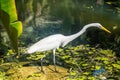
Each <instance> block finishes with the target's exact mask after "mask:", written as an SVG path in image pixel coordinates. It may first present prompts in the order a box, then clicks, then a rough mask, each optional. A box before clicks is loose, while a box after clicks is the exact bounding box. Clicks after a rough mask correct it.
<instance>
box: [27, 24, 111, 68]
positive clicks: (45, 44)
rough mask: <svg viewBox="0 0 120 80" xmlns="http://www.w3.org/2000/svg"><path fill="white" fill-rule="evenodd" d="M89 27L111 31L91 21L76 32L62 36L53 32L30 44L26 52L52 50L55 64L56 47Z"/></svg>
mask: <svg viewBox="0 0 120 80" xmlns="http://www.w3.org/2000/svg"><path fill="white" fill-rule="evenodd" d="M89 27H97V28H100V29H102V30H104V31H106V32H108V33H111V32H110V31H109V30H107V29H106V28H104V27H102V25H101V24H100V23H91V24H87V25H85V26H84V27H83V28H82V30H80V31H79V32H78V33H76V34H73V35H70V36H64V35H62V34H55V35H51V36H48V37H46V38H44V39H42V40H40V41H38V42H37V43H35V44H33V45H32V46H30V47H29V48H28V50H27V52H28V54H31V53H34V52H42V51H47V50H53V55H54V58H53V61H54V65H55V50H56V49H57V48H59V47H60V46H62V47H64V46H65V45H67V44H68V43H69V42H71V41H72V40H74V39H76V38H77V37H79V36H80V35H82V34H83V33H84V32H85V31H86V29H87V28H89ZM55 70H56V68H55Z"/></svg>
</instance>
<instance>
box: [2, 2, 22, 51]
mask: <svg viewBox="0 0 120 80" xmlns="http://www.w3.org/2000/svg"><path fill="white" fill-rule="evenodd" d="M6 2H7V3H6ZM0 4H1V5H0V26H2V27H3V28H5V30H6V32H7V34H8V36H9V39H10V42H11V47H12V48H13V50H14V51H16V52H18V37H19V36H20V35H21V33H22V22H21V21H18V17H17V11H16V5H15V0H1V1H0Z"/></svg>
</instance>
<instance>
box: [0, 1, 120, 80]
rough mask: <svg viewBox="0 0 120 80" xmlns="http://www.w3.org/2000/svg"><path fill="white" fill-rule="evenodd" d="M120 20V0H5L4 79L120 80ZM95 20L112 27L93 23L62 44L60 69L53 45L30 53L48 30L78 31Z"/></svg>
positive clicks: (1, 26) (0, 53)
mask: <svg viewBox="0 0 120 80" xmlns="http://www.w3.org/2000/svg"><path fill="white" fill-rule="evenodd" d="M8 6H9V7H8ZM19 20H20V21H19ZM119 21H120V0H116V1H113V0H61V1H60V0H0V80H33V79H34V80H109V79H110V80H119V79H120V33H119V32H120V24H119ZM92 22H99V23H101V24H102V25H103V26H105V27H106V28H107V29H109V30H110V31H111V32H112V33H111V34H107V33H104V32H102V31H100V30H97V29H89V30H87V32H86V33H85V34H84V35H82V36H80V37H79V38H78V39H77V40H74V41H73V42H72V43H70V44H69V45H68V46H66V47H65V48H64V49H62V48H60V49H58V50H57V52H56V54H57V55H56V61H57V62H56V65H57V70H58V73H57V72H54V70H53V69H54V67H53V66H52V65H53V56H52V51H46V52H40V53H39V52H36V53H34V54H31V55H27V54H24V53H26V49H27V47H29V45H31V44H33V43H35V42H37V41H39V40H40V39H42V38H44V37H46V36H48V35H51V34H55V33H60V34H65V35H69V34H73V33H76V32H78V31H79V30H80V29H81V28H82V27H83V26H84V25H85V24H88V23H92ZM22 25H23V26H22ZM22 28H23V30H22ZM22 32H23V33H22ZM20 35H21V36H20ZM42 57H44V59H43V65H44V67H43V68H44V71H45V73H42V72H40V59H41V58H42Z"/></svg>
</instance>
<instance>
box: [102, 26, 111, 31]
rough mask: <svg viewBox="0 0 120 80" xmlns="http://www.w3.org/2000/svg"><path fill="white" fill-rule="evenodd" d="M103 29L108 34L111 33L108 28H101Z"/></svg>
mask: <svg viewBox="0 0 120 80" xmlns="http://www.w3.org/2000/svg"><path fill="white" fill-rule="evenodd" d="M101 29H102V30H104V31H106V32H108V33H111V32H110V31H109V30H107V29H106V28H104V27H103V26H101Z"/></svg>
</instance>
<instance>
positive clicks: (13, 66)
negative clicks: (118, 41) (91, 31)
mask: <svg viewBox="0 0 120 80" xmlns="http://www.w3.org/2000/svg"><path fill="white" fill-rule="evenodd" d="M22 51H23V52H24V49H23V50H21V52H22ZM50 53H52V51H47V52H45V54H41V53H39V54H38V53H36V54H32V55H26V57H25V56H20V57H19V58H14V57H13V56H12V55H13V52H11V51H9V53H8V54H7V55H6V56H4V58H3V59H2V60H1V63H2V64H1V65H0V69H1V75H0V76H1V78H4V79H5V80H7V79H11V80H12V79H18V80H21V79H22V80H23V79H28V80H29V78H31V79H32V78H35V79H36V80H39V79H40V78H42V77H43V76H42V75H43V73H41V72H40V70H39V68H37V67H38V66H40V59H41V56H44V55H46V56H45V57H44V60H43V62H44V63H43V64H44V67H43V68H44V70H45V74H46V75H47V74H48V73H49V71H50V70H51V69H52V72H51V74H50V73H49V75H51V76H52V75H53V73H55V72H54V68H53V67H52V68H51V69H50V68H49V69H46V68H47V67H49V66H50V65H52V64H53V63H51V62H53V61H52V56H51V55H52V54H50ZM56 54H57V55H56V58H57V65H58V66H61V67H64V68H66V69H62V68H59V67H58V66H57V70H58V71H62V70H63V71H66V72H65V73H64V74H63V75H61V77H60V76H58V79H60V78H61V79H63V80H64V79H65V80H73V79H75V80H86V79H87V80H96V79H101V80H104V79H114V80H118V79H120V76H119V74H120V71H119V70H120V58H118V57H116V55H115V52H114V51H113V50H109V49H107V50H103V49H101V48H94V47H90V46H89V45H79V46H76V47H71V46H68V47H65V49H61V48H60V49H58V50H57V53H56ZM10 55H11V56H12V57H9V56H10ZM13 58H14V61H16V62H13V60H12V59H13ZM30 66H33V67H34V66H35V67H34V68H32V67H31V69H33V70H30V71H29V73H31V74H29V73H26V72H25V69H26V68H28V69H29V68H30ZM61 69H62V70H61ZM4 71H5V72H4ZM45 74H44V75H45ZM24 75H26V76H24ZM54 75H56V76H57V75H60V73H59V72H58V73H55V74H54ZM38 77H39V78H38ZM37 78H38V79H37ZM46 78H47V77H46ZM31 79H30V80H31ZM46 80H48V79H46ZM51 80H52V79H51Z"/></svg>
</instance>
